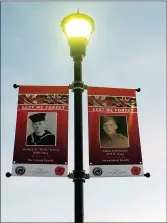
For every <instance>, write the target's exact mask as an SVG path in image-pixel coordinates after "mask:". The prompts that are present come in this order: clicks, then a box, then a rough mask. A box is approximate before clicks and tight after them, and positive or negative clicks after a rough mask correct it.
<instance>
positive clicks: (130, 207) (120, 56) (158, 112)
mask: <svg viewBox="0 0 167 223" xmlns="http://www.w3.org/2000/svg"><path fill="white" fill-rule="evenodd" d="M77 9H80V11H81V12H83V13H86V14H88V15H90V16H91V17H92V18H93V19H94V21H95V25H96V27H95V31H94V33H93V34H92V36H91V39H90V42H89V44H88V47H87V56H86V57H85V59H84V61H83V80H84V82H85V84H87V85H89V86H99V87H118V88H119V87H120V88H138V87H140V88H141V92H140V93H137V102H138V110H139V111H138V113H139V114H138V118H139V129H140V139H141V148H142V156H143V164H144V171H145V172H150V173H151V178H145V177H141V178H135V177H134V178H133V177H131V178H128V177H127V178H125V177H124V178H107V179H106V178H100V179H99V178H98V179H97V178H95V179H92V178H91V179H89V180H87V181H86V183H85V184H84V219H85V222H98V221H99V222H100V221H101V222H102V221H104V222H144V221H145V222H166V6H165V2H112V1H111V2H95V1H94V2H86V1H85V2H70V1H64V2H63V1H62V2H24V3H23V2H15V3H14V2H13V3H12V2H8V3H7V2H6V3H5V2H4V3H2V4H1V105H2V106H1V181H2V188H1V204H2V206H1V214H2V216H1V217H2V219H1V220H2V222H45V221H46V222H73V219H74V184H73V182H72V181H71V180H70V179H68V178H61V179H59V178H34V177H27V178H24V177H23V178H22V177H11V178H6V177H5V173H6V172H11V168H12V156H13V148H14V137H15V126H16V109H17V96H18V89H14V88H13V84H15V83H16V84H20V85H54V84H55V85H69V84H71V83H72V81H73V61H72V58H71V57H70V55H69V47H68V44H67V40H66V38H65V36H64V34H63V33H62V30H61V29H60V23H61V20H62V19H63V17H65V16H66V15H68V14H70V13H73V12H76V11H77ZM86 96H87V95H86V92H85V93H84V94H83V122H84V168H85V170H86V171H87V173H88V171H89V165H88V114H87V104H86ZM73 112H74V111H73V93H70V111H69V132H70V134H69V172H71V171H72V170H73V161H74V141H73V137H74V136H73Z"/></svg>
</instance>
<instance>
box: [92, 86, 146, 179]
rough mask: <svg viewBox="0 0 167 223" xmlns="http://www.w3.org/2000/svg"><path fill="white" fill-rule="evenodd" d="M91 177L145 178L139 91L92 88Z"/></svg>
mask: <svg viewBox="0 0 167 223" xmlns="http://www.w3.org/2000/svg"><path fill="white" fill-rule="evenodd" d="M88 126H89V167H90V177H119V176H120V177H123V176H144V173H143V164H142V155H141V146H140V136H139V128H138V116H137V102H136V90H135V89H121V88H100V87H89V88H88Z"/></svg>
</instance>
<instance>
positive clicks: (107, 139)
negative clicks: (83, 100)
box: [101, 116, 129, 148]
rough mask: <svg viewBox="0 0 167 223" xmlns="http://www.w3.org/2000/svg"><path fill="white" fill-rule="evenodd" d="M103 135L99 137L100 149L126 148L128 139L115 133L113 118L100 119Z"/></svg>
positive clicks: (115, 126)
mask: <svg viewBox="0 0 167 223" xmlns="http://www.w3.org/2000/svg"><path fill="white" fill-rule="evenodd" d="M102 128H103V133H104V134H103V135H102V136H101V147H102V148H127V147H129V145H128V144H129V143H128V138H127V137H126V136H124V135H122V134H121V133H118V132H117V128H118V126H117V123H116V120H115V118H114V117H113V116H103V117H102Z"/></svg>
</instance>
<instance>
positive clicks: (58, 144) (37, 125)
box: [12, 86, 69, 176]
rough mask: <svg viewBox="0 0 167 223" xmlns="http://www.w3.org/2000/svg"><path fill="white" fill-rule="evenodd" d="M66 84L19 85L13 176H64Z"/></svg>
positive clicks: (66, 111)
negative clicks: (57, 85)
mask: <svg viewBox="0 0 167 223" xmlns="http://www.w3.org/2000/svg"><path fill="white" fill-rule="evenodd" d="M68 100H69V89H68V87H66V86H62V87H61V86H59V87H56V86H19V95H18V106H17V123H16V134H15V145H14V154H13V169H12V175H15V176H67V174H68V172H67V164H68Z"/></svg>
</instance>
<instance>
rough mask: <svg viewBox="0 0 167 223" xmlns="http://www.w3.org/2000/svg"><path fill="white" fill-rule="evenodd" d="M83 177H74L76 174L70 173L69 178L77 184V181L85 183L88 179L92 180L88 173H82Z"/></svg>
mask: <svg viewBox="0 0 167 223" xmlns="http://www.w3.org/2000/svg"><path fill="white" fill-rule="evenodd" d="M75 175H76V174H75ZM81 175H83V176H74V173H69V174H68V178H69V179H73V182H75V181H77V180H82V181H83V182H85V180H86V179H89V178H90V175H89V174H88V173H84V172H81Z"/></svg>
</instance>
